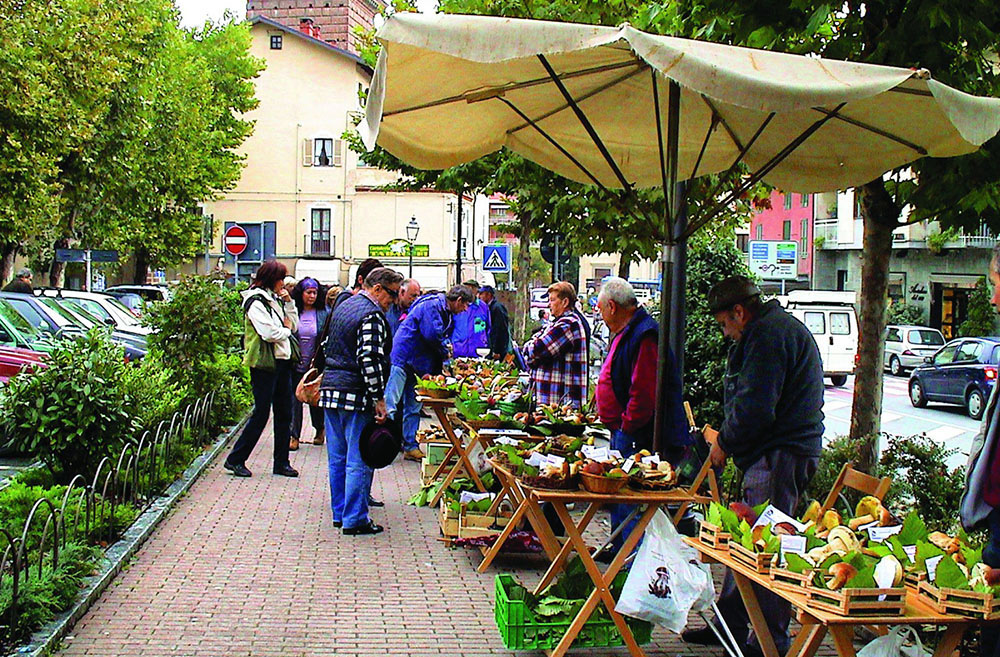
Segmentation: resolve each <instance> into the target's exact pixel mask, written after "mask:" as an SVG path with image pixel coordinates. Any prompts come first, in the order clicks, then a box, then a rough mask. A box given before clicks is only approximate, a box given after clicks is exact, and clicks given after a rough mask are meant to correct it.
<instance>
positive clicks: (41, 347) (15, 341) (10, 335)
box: [0, 299, 55, 353]
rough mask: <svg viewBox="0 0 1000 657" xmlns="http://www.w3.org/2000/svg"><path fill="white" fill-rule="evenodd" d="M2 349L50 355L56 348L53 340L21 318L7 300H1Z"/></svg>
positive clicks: (0, 337) (0, 333)
mask: <svg viewBox="0 0 1000 657" xmlns="http://www.w3.org/2000/svg"><path fill="white" fill-rule="evenodd" d="M0 347H17V348H20V349H30V350H32V351H41V352H43V353H49V352H51V351H52V349H53V348H54V347H55V343H54V342H53V341H52V338H51V337H50V336H49V335H48V334H46V333H45V332H43V331H40V330H38V329H36V328H35V327H34V326H32V325H31V323H30V322H28V320H26V319H25V318H23V317H21V314H20V313H18V312H17V311H16V310H15V309H14V306H12V305H10V303H9V302H8V301H7V300H6V299H0Z"/></svg>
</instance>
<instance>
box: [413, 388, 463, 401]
mask: <svg viewBox="0 0 1000 657" xmlns="http://www.w3.org/2000/svg"><path fill="white" fill-rule="evenodd" d="M417 392H419V393H420V394H421V395H422V396H424V397H430V398H431V399H450V398H451V397H454V396H455V391H454V390H445V389H443V388H420V387H418V388H417Z"/></svg>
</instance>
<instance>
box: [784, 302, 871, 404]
mask: <svg viewBox="0 0 1000 657" xmlns="http://www.w3.org/2000/svg"><path fill="white" fill-rule="evenodd" d="M779 299H780V300H781V302H782V305H783V306H785V309H786V310H788V312H789V313H791V314H792V315H793V316H794V317H795V318H797V319H798V320H799V321H800V322H802V323H803V324H805V325H806V328H808V329H809V332H810V333H812V335H813V339H815V340H816V346H817V347H819V353H820V356H821V357H822V359H823V376H828V377H830V381H831V382H832V383H833V385H835V386H842V385H844V384H845V383H847V376H848V375H849V374H852V373H853V372H854V366H855V362H854V361H855V357H856V356H857V353H858V316H857V314H856V313H855V312H854V293H853V292H831V291H823V290H794V291H792V292H789V294H788V296H787V297H779Z"/></svg>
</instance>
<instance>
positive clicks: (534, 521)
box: [525, 491, 562, 561]
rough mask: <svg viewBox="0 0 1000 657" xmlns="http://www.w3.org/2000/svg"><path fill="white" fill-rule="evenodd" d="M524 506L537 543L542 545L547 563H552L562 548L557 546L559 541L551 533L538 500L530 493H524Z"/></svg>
mask: <svg viewBox="0 0 1000 657" xmlns="http://www.w3.org/2000/svg"><path fill="white" fill-rule="evenodd" d="M525 504H526V506H527V510H526V513H527V515H528V522H529V523H531V528H532V529H534V530H535V535H536V536H538V542H539V543H541V544H542V549H543V550H544V551H545V556H547V557H548V558H549V561H552V560H553V559H555V558H556V556H557V555H558V554H559V550H560V549H561V547H562V546H561V545H560V544H559V539H558V538H556V534H555V532H553V531H552V527H551V526H550V525H549V521H548V520H547V519H546V518H545V512H544V511H542V507H541V506H540V505H539V504H538V500H536V499H535V498H534V497H533V496H532V495H531V492H530V491H528V492H526V493H525Z"/></svg>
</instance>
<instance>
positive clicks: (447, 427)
mask: <svg viewBox="0 0 1000 657" xmlns="http://www.w3.org/2000/svg"><path fill="white" fill-rule="evenodd" d="M432 408H433V409H434V415H436V416H437V419H438V422H439V423H440V424H441V430H442V431H444V435H445V438H447V439H448V442H450V443H451V447H450V448H448V451H447V452H445V455H444V459H442V461H441V463H440V464H439V465H438V467H437V468H436V469H435V470H434V472H433V473H432V474H431V479H430V480H431V481H436V480H437V478H438V477H440V476H441V475H442V474H444V469H445V468H447V467H448V462H449V461H451V459H452V458H453V457H455V456H457V455H458V451H457V450H456V449H455V440H454V439H455V432H454V431H452V430H451V423H450V422H448V415H447V413H446V412H445V410H444V409H443V408H441V407H440V406H438V405H437V404H435V405H434V406H432Z"/></svg>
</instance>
